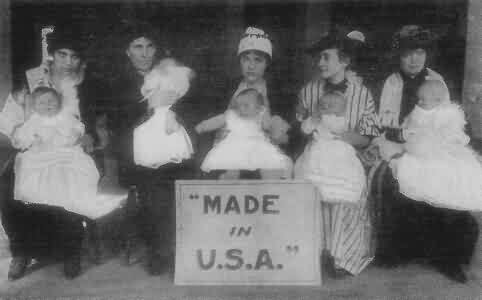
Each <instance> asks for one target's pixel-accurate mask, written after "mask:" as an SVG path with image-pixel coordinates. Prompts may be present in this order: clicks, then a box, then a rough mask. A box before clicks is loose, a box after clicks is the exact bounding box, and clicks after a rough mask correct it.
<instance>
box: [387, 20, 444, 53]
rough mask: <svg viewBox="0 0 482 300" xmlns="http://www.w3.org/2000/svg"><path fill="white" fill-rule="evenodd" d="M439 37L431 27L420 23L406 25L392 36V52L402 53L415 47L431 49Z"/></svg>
mask: <svg viewBox="0 0 482 300" xmlns="http://www.w3.org/2000/svg"><path fill="white" fill-rule="evenodd" d="M437 39H438V36H437V35H436V34H434V33H433V32H432V31H430V30H429V29H424V28H422V27H421V26H418V25H405V26H403V27H402V28H401V29H400V30H399V31H397V32H396V33H395V34H394V35H393V37H392V52H393V54H400V52H402V51H406V50H413V49H424V50H430V49H431V48H432V47H433V46H434V43H435V41H436V40H437Z"/></svg>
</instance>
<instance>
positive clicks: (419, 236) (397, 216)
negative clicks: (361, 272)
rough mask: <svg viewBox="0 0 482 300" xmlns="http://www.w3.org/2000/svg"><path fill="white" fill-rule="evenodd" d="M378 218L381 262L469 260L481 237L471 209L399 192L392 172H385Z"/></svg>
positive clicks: (455, 261) (456, 261)
mask: <svg viewBox="0 0 482 300" xmlns="http://www.w3.org/2000/svg"><path fill="white" fill-rule="evenodd" d="M384 177H385V178H384V180H383V182H382V184H384V187H383V189H382V195H380V197H379V199H377V201H380V203H379V204H378V205H377V208H378V209H380V210H381V213H380V214H379V215H380V218H379V220H378V222H377V228H376V230H377V242H378V247H377V257H378V260H379V261H380V262H381V263H386V264H397V263H404V262H408V261H412V260H421V261H429V262H437V261H441V262H447V263H455V264H468V263H469V262H470V259H471V257H472V254H473V250H474V247H475V243H476V241H477V237H478V225H477V223H476V221H475V219H474V218H473V217H472V216H471V215H470V213H468V212H465V211H456V210H451V209H446V208H439V207H434V206H431V205H429V204H426V203H424V202H419V201H415V200H412V199H410V198H408V197H406V196H404V195H402V194H401V193H399V192H398V189H397V185H396V182H395V180H394V179H393V176H392V174H391V172H389V171H388V172H387V173H386V174H385V176H384Z"/></svg>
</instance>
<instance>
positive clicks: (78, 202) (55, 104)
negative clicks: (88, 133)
mask: <svg viewBox="0 0 482 300" xmlns="http://www.w3.org/2000/svg"><path fill="white" fill-rule="evenodd" d="M31 101H32V102H31V106H32V107H31V109H32V113H31V115H30V116H28V117H27V121H26V122H25V123H24V124H23V125H21V126H20V127H18V128H17V129H16V130H15V131H14V133H13V145H14V146H15V147H16V148H19V149H21V150H25V151H24V152H22V153H20V154H18V156H17V158H16V161H15V189H14V195H15V199H17V200H21V201H26V202H31V203H38V204H46V205H54V206H61V207H63V208H65V209H66V210H69V211H71V212H75V213H78V214H81V215H85V216H88V217H92V218H94V217H95V216H97V215H98V213H99V207H98V205H97V204H98V203H97V200H96V197H95V196H96V193H97V183H98V180H99V173H98V171H97V168H96V166H95V163H94V161H93V160H92V158H91V157H90V156H88V155H87V154H85V153H84V151H83V150H82V148H81V146H80V144H79V140H80V138H81V137H82V135H83V134H84V125H83V124H82V123H81V122H80V121H79V119H77V118H76V117H75V116H74V115H72V114H70V113H64V112H61V111H62V98H61V96H60V95H59V94H58V92H57V91H56V90H54V89H53V88H50V87H39V88H37V89H35V90H34V91H33V93H32V95H31Z"/></svg>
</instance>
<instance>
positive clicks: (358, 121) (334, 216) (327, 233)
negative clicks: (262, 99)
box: [298, 79, 379, 275]
mask: <svg viewBox="0 0 482 300" xmlns="http://www.w3.org/2000/svg"><path fill="white" fill-rule="evenodd" d="M323 86H324V81H323V80H322V79H315V80H312V81H310V82H309V83H307V84H306V85H305V86H304V87H303V88H302V89H301V91H300V93H299V99H298V101H299V102H298V113H300V112H303V114H304V115H305V116H311V115H312V114H313V112H314V110H316V109H317V107H318V101H319V99H320V98H321V96H322V95H323V94H324V90H323ZM345 97H346V98H347V100H348V102H347V119H348V128H349V129H351V130H355V131H357V132H359V133H360V134H362V135H370V136H377V135H379V129H378V128H379V126H378V124H379V123H378V118H377V115H376V112H375V103H374V101H373V98H372V95H371V93H370V92H369V91H368V89H367V88H366V87H365V86H364V85H362V84H360V83H358V82H356V81H353V80H348V84H347V89H346V91H345ZM321 216H322V230H321V233H322V235H323V236H322V239H321V240H322V245H321V249H326V250H328V251H329V252H330V254H331V255H332V256H333V258H334V260H335V267H336V268H341V269H344V270H346V271H348V272H350V273H351V274H353V275H357V274H359V273H360V272H361V271H362V270H363V269H364V268H365V267H366V266H367V265H368V264H369V263H370V262H371V261H372V260H373V257H374V247H373V244H372V241H373V239H372V226H371V222H370V219H369V212H368V207H367V193H366V191H365V192H364V193H363V194H362V197H361V199H360V201H359V202H357V203H355V204H342V203H336V204H334V203H327V202H323V201H322V203H321Z"/></svg>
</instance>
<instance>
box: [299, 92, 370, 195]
mask: <svg viewBox="0 0 482 300" xmlns="http://www.w3.org/2000/svg"><path fill="white" fill-rule="evenodd" d="M320 106H321V107H320V108H319V114H320V115H321V116H315V117H309V118H308V119H306V120H305V121H303V123H302V130H303V131H304V132H305V133H306V134H309V133H313V140H312V141H311V142H310V143H308V145H307V146H306V148H305V150H304V152H303V153H302V155H301V156H300V157H299V158H298V160H297V161H296V165H295V178H300V179H307V180H309V181H311V182H312V183H313V184H314V185H315V186H316V188H317V189H318V191H319V192H320V194H321V196H322V200H323V201H326V202H345V203H354V202H358V201H359V200H360V199H361V196H362V193H363V192H364V190H365V188H366V176H365V171H364V168H363V165H362V164H361V162H360V160H359V159H358V157H357V154H356V150H355V148H353V146H352V145H350V144H348V143H347V142H345V141H343V140H341V139H340V138H338V136H339V135H341V134H342V133H343V132H345V131H346V130H347V122H346V117H345V116H346V99H345V98H344V96H343V95H341V94H338V93H329V94H325V95H324V96H323V98H322V99H321V101H320Z"/></svg>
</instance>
